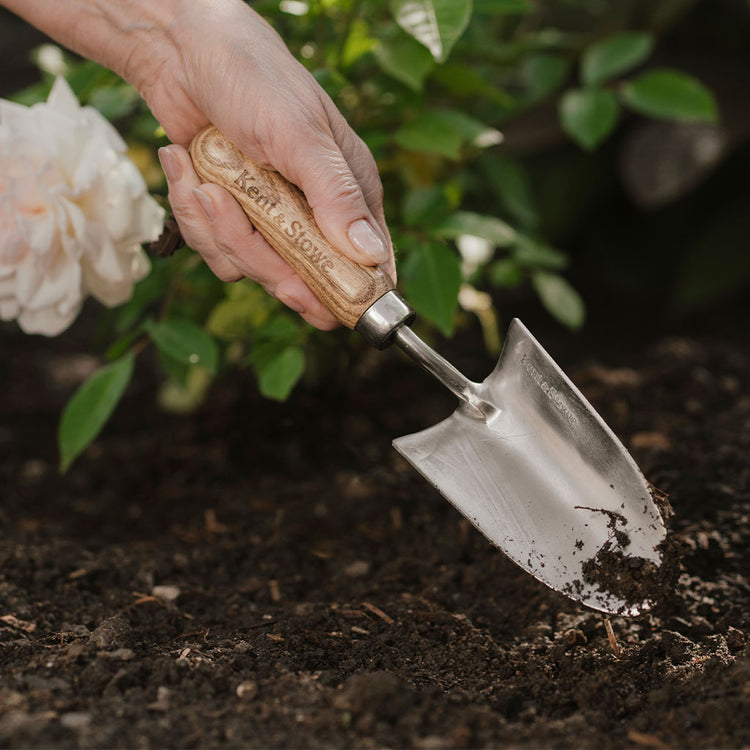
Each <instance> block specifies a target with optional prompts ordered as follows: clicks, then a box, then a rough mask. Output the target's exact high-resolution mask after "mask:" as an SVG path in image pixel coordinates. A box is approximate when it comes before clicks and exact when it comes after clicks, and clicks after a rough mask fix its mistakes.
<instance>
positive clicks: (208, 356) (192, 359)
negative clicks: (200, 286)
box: [145, 318, 219, 372]
mask: <svg viewBox="0 0 750 750" xmlns="http://www.w3.org/2000/svg"><path fill="white" fill-rule="evenodd" d="M145 328H146V331H148V334H149V336H151V339H152V341H153V342H154V344H156V346H157V348H158V349H159V350H160V351H162V352H164V354H166V355H167V356H168V357H171V358H172V359H175V360H177V362H180V363H182V364H184V365H200V366H201V367H202V368H203V369H204V370H207V371H208V372H216V368H217V366H218V361H219V347H218V346H217V344H216V341H214V339H213V338H212V336H211V335H210V334H208V333H206V331H204V330H203V329H202V328H200V327H198V326H197V325H196V324H195V323H192V322H190V321H189V320H183V319H175V318H173V319H169V320H165V321H164V322H163V323H155V322H154V321H148V322H147V323H146V325H145Z"/></svg>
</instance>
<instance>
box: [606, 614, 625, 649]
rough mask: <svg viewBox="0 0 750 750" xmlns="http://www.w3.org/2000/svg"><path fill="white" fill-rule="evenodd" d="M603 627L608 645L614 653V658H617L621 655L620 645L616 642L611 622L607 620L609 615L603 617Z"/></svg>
mask: <svg viewBox="0 0 750 750" xmlns="http://www.w3.org/2000/svg"><path fill="white" fill-rule="evenodd" d="M604 629H605V630H606V631H607V640H608V641H609V645H610V647H611V648H612V652H613V653H614V655H615V658H616V659H619V658H620V657H621V656H622V651H621V650H620V646H619V645H618V643H617V638H616V637H615V631H614V630H613V629H612V623H611V622H610V621H609V617H605V618H604Z"/></svg>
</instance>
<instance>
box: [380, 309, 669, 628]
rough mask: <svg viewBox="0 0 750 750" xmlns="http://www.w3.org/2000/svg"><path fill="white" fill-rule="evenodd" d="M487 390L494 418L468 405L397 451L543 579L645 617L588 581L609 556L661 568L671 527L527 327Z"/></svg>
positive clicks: (517, 333) (610, 608) (518, 331)
mask: <svg viewBox="0 0 750 750" xmlns="http://www.w3.org/2000/svg"><path fill="white" fill-rule="evenodd" d="M478 389H479V395H480V396H481V398H483V399H484V400H486V401H487V402H488V403H490V404H491V405H493V406H494V407H496V408H497V410H498V411H497V413H494V414H493V415H492V416H491V417H490V418H489V419H487V420H483V419H481V418H478V417H477V416H476V415H475V414H474V413H472V411H471V410H469V409H467V408H466V407H465V406H463V405H462V406H460V407H459V408H458V409H457V410H456V411H455V412H454V413H453V414H452V415H451V416H450V417H448V418H447V419H445V420H444V421H442V422H440V423H439V424H437V425H435V426H434V427H430V428H429V429H426V430H423V431H422V432H419V433H416V434H413V435H407V436H405V437H402V438H398V439H397V440H395V441H394V443H393V444H394V446H395V448H396V449H397V450H398V451H399V452H400V453H401V454H402V455H403V456H404V457H405V458H406V459H407V460H408V461H409V462H410V463H411V464H413V466H414V467H415V468H416V469H417V470H418V471H419V472H420V473H421V474H423V475H424V477H425V478H426V479H427V480H428V481H429V482H431V483H432V484H433V485H434V486H435V487H436V488H437V489H438V490H439V491H440V492H441V493H442V494H443V495H445V497H446V498H447V499H448V500H449V501H450V502H451V503H453V505H455V506H456V508H457V509H458V510H459V511H460V512H461V513H462V514H463V515H464V516H466V517H467V518H468V519H469V520H470V521H471V522H472V523H473V524H474V526H476V528H477V529H479V531H481V532H482V533H483V534H484V535H485V536H487V537H488V538H489V539H490V541H492V542H493V543H494V544H495V545H497V546H498V547H499V548H500V549H501V550H502V551H503V552H504V553H505V554H506V555H507V556H508V557H509V558H510V559H511V560H513V561H514V562H516V563H517V564H518V565H520V566H521V567H522V568H524V569H525V570H526V571H528V572H529V573H531V575H533V576H534V577H535V578H537V579H539V580H540V581H542V582H543V583H545V584H547V585H548V586H550V587H552V588H553V589H556V590H558V591H561V592H562V593H564V594H566V595H567V596H569V597H571V598H573V599H575V600H577V601H580V602H581V603H583V604H585V605H587V606H589V607H592V608H594V609H597V610H600V611H603V612H609V613H623V614H637V613H638V612H641V611H643V610H645V609H648V607H649V606H650V604H651V602H650V601H648V600H642V601H641V600H636V601H632V600H631V601H626V600H625V599H624V598H622V596H621V595H620V594H618V593H616V592H613V591H610V590H607V589H606V588H603V587H602V584H600V583H595V582H592V581H590V580H587V576H586V575H585V572H584V564H585V563H586V562H587V561H590V560H592V559H593V558H595V557H596V555H597V553H598V552H599V551H600V550H602V549H607V550H609V549H611V550H613V551H620V552H621V553H622V554H623V555H625V556H627V558H628V559H637V558H642V559H643V560H647V561H651V562H653V563H654V564H656V565H659V564H661V562H662V560H661V553H660V551H659V549H658V548H659V545H660V544H661V543H662V542H663V541H664V539H665V537H666V529H665V526H664V522H663V520H662V518H661V515H660V513H659V510H658V509H657V507H656V505H655V503H654V501H653V499H652V497H651V493H650V491H649V486H648V484H647V482H646V480H645V478H644V477H643V475H642V474H641V472H640V470H639V469H638V467H637V465H636V464H635V462H634V461H633V459H632V457H631V456H630V454H629V453H628V452H627V450H626V449H625V448H624V446H623V445H622V444H621V443H620V441H619V440H618V439H617V437H616V436H615V435H614V433H613V432H612V431H611V430H610V428H609V427H608V426H607V425H606V424H605V422H604V421H603V419H602V418H601V417H600V416H599V414H598V413H597V412H596V411H595V410H594V408H593V407H592V406H591V405H590V404H589V403H588V401H587V400H586V399H585V398H584V396H583V395H582V394H581V393H580V391H579V390H578V389H577V388H576V387H575V386H574V385H573V383H572V382H571V381H570V380H569V379H568V377H567V376H566V375H565V374H564V373H563V372H562V370H561V369H560V368H559V367H558V365H557V364H556V363H555V362H554V360H553V359H552V358H551V357H550V356H549V355H548V354H547V352H545V351H544V349H543V348H542V347H541V346H540V345H539V343H538V342H537V341H536V340H535V339H534V338H533V336H532V335H531V334H530V333H529V331H528V330H527V329H526V328H525V327H524V325H523V324H522V323H521V322H520V321H518V320H514V321H513V322H512V323H511V326H510V328H509V330H508V335H507V338H506V342H505V345H504V347H503V351H502V354H501V356H500V359H499V361H498V363H497V365H496V367H495V369H494V370H493V372H492V374H491V375H490V376H489V377H488V378H487V379H486V380H485V381H484V382H483V383H482V384H480V385H479V386H478Z"/></svg>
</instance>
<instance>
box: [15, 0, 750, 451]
mask: <svg viewBox="0 0 750 750" xmlns="http://www.w3.org/2000/svg"><path fill="white" fill-rule="evenodd" d="M251 4H252V6H253V7H254V8H255V9H256V10H257V11H258V12H259V13H261V14H262V15H263V16H264V17H265V18H266V19H268V20H269V21H270V22H271V23H272V24H273V25H274V26H275V28H276V29H277V30H278V31H279V33H280V34H281V36H282V37H283V38H284V40H285V41H286V43H287V44H288V46H289V47H290V49H291V50H292V52H293V53H294V55H295V56H296V57H297V58H298V59H299V60H300V61H302V62H303V64H305V65H306V66H307V67H308V69H309V70H310V71H311V72H312V74H313V75H314V76H315V77H316V79H317V80H318V81H319V83H320V84H321V85H322V86H323V87H324V88H325V89H326V91H327V92H328V93H329V94H330V95H331V97H332V98H333V100H334V101H335V102H336V104H337V106H338V107H339V108H340V109H341V111H342V112H343V114H344V115H345V117H346V118H347V119H348V121H349V122H350V124H351V125H352V127H353V128H354V129H355V130H356V131H357V132H358V133H359V134H360V136H361V137H362V138H363V139H364V140H365V141H366V143H367V144H368V145H369V147H370V149H371V150H372V152H373V154H374V155H375V157H376V159H377V162H378V165H379V168H380V172H381V176H382V179H383V183H384V187H385V200H386V215H387V218H388V221H389V226H390V228H391V232H392V236H393V241H394V245H395V247H396V251H397V260H398V267H399V275H400V276H399V285H400V286H401V287H402V289H403V291H404V292H405V295H406V297H407V299H408V300H409V301H410V303H411V304H412V305H413V306H414V307H415V308H416V309H417V311H418V312H419V313H420V319H419V320H420V323H419V326H420V327H421V332H422V333H423V334H424V335H427V336H428V337H435V336H451V335H452V334H453V333H454V332H455V331H456V330H457V328H461V327H464V326H467V325H476V326H478V327H479V329H480V330H481V332H482V336H483V339H484V342H485V345H486V347H487V349H488V351H489V352H490V353H492V354H497V353H498V351H499V347H500V345H501V338H502V330H503V329H504V326H505V323H506V322H507V317H508V316H510V315H513V314H516V311H517V310H528V309H534V308H537V309H538V310H544V311H546V312H545V313H544V314H547V315H549V317H550V320H551V321H552V320H554V321H556V323H559V324H560V326H562V327H565V328H568V329H573V330H578V329H580V328H581V327H583V326H584V325H586V326H587V327H588V328H589V329H590V330H599V331H610V332H613V333H614V332H617V331H619V332H622V331H623V330H629V331H631V332H637V330H638V328H639V327H640V326H643V325H651V326H653V325H659V324H667V325H669V324H674V323H675V322H676V321H684V320H690V319H692V318H694V316H697V315H703V314H706V313H707V312H709V311H710V310H711V309H712V308H714V307H715V306H716V305H719V304H722V303H725V302H726V301H727V300H732V299H736V298H737V297H738V296H739V295H742V294H743V293H746V292H747V289H748V285H749V283H750V252H748V249H747V238H748V237H749V236H750V210H748V209H749V207H750V195H748V193H750V187H748V184H747V183H748V181H747V179H746V177H745V175H746V174H747V172H748V166H750V151H749V150H748V146H747V140H748V135H750V105H748V102H750V96H749V94H750V62H749V61H750V57H748V54H747V53H748V51H750V50H749V47H750V44H749V43H750V8H749V7H748V4H747V2H745V0H702V1H701V0H657V1H656V2H654V1H653V0H617V2H614V0H474V1H473V3H472V2H471V0H370V1H368V2H363V1H361V0H282V1H281V2H278V0H274V1H273V2H272V1H271V0H259V1H258V2H253V3H251ZM6 18H7V16H5V17H4V18H3V20H5V19H6ZM33 59H34V60H35V61H36V64H37V67H38V69H39V71H40V73H39V74H38V80H37V82H35V83H33V84H32V85H30V86H27V87H25V88H23V89H22V90H20V91H18V90H17V91H15V92H13V93H12V97H11V98H15V99H16V100H17V101H21V102H25V103H29V104H30V103H33V102H35V101H39V100H42V99H44V98H45V97H46V94H47V91H48V90H49V87H50V85H51V83H52V80H53V78H54V75H55V74H56V73H63V74H64V75H65V76H66V78H67V79H68V81H69V82H70V83H71V85H72V87H73V89H74V91H75V92H76V93H77V94H78V96H79V97H80V98H81V100H82V101H84V102H86V103H88V104H90V105H92V106H94V107H96V108H97V109H99V110H100V111H101V112H102V113H103V114H104V115H105V116H107V117H108V118H109V119H110V120H111V121H112V122H114V123H115V125H116V126H117V127H118V128H119V129H120V131H121V132H122V133H123V135H124V136H125V138H126V140H127V141H128V143H129V145H130V149H131V156H132V157H133V159H134V160H135V162H136V163H137V164H138V166H139V167H140V168H141V170H142V172H143V174H144V176H145V178H146V180H147V182H148V184H149V187H150V188H151V190H152V191H153V192H154V193H155V194H160V195H162V196H163V194H164V182H163V178H162V175H161V171H160V169H159V167H158V162H157V160H156V149H157V147H158V146H160V145H163V144H164V143H166V140H165V138H164V136H163V133H162V132H161V131H160V129H159V127H158V123H157V122H156V121H155V120H154V118H153V116H152V115H151V113H150V112H149V111H148V109H147V108H146V107H145V105H144V104H143V102H142V101H141V100H140V98H139V97H138V96H137V94H136V92H135V91H134V90H133V89H132V88H131V87H130V86H129V85H127V84H126V83H124V82H123V81H121V80H120V79H118V78H117V77H116V76H115V75H114V74H112V73H110V72H108V71H106V70H104V69H103V68H101V67H100V66H98V65H96V64H94V63H91V62H88V61H81V60H78V59H76V58H75V57H74V56H72V55H69V54H68V53H67V52H65V53H63V54H62V55H61V54H60V53H59V51H55V50H54V49H52V48H50V47H46V46H42V47H38V48H36V49H35V51H34V57H33ZM4 85H5V86H7V85H8V82H7V81H5V82H4ZM10 93H11V92H8V91H3V95H6V96H7V95H9V94H10ZM561 330H562V329H561ZM101 333H102V340H103V341H106V342H107V343H108V347H109V351H108V358H109V359H110V360H111V361H112V362H113V363H117V362H121V363H123V364H122V367H123V368H125V369H127V368H130V370H132V367H130V360H131V358H132V355H133V353H135V354H137V353H139V352H140V351H141V350H142V349H144V348H145V347H146V345H148V344H153V345H154V346H155V349H156V351H157V352H158V356H159V359H160V362H161V365H162V367H163V371H164V375H165V385H164V387H163V389H162V391H161V396H160V398H161V401H162V404H163V405H165V406H167V407H168V408H172V409H176V410H189V409H191V408H193V407H194V406H196V405H197V404H199V403H200V401H201V399H202V397H203V395H204V394H205V392H206V389H207V388H208V387H209V385H210V382H211V380H212V378H213V377H214V376H215V374H216V373H218V372H220V371H221V370H222V369H224V368H226V367H227V366H240V367H249V368H251V369H252V371H253V372H254V373H255V376H256V380H257V383H258V387H259V389H260V391H261V392H262V393H263V394H264V395H266V396H268V397H270V398H276V399H284V398H286V397H287V396H288V395H289V393H290V391H291V390H292V388H293V387H294V385H295V384H296V383H297V382H298V381H299V380H300V379H301V378H304V377H306V376H307V377H308V378H311V379H315V378H319V377H321V375H322V374H324V373H330V372H331V368H333V369H334V370H336V369H337V368H338V370H339V371H345V370H344V369H343V368H342V365H344V366H348V364H350V362H351V357H352V356H356V351H357V346H358V344H357V343H356V341H355V339H356V337H352V336H345V335H340V334H334V335H331V334H320V333H318V332H316V331H313V330H312V329H310V328H309V327H308V326H306V325H305V324H304V323H302V322H301V321H300V320H299V319H298V318H297V317H296V316H295V315H293V314H291V313H289V312H288V311H286V310H285V309H284V308H282V307H281V306H280V305H279V304H278V303H277V302H275V301H274V300H272V299H269V298H268V297H267V296H266V295H265V294H263V293H262V290H260V288H259V287H256V286H255V285H254V284H252V283H250V282H240V283H237V284H222V283H221V282H219V281H217V280H216V279H215V278H213V276H212V274H211V273H210V272H209V271H208V270H207V268H206V267H205V266H204V264H203V263H202V262H200V260H199V258H198V257H197V256H196V255H195V254H194V253H192V252H191V251H189V250H181V251H178V253H177V254H176V255H175V256H173V257H172V258H170V259H167V260H163V259H158V258H157V259H154V267H153V271H152V273H151V275H150V276H149V277H148V278H146V279H145V280H144V281H143V282H141V284H140V285H139V286H138V288H137V291H136V294H135V296H134V298H133V299H132V300H131V301H130V302H129V303H128V304H126V305H125V306H123V307H122V308H120V309H119V310H116V311H113V312H108V313H102V322H101ZM115 370H116V368H115ZM130 370H128V372H129V371H130ZM123 371H124V370H123ZM120 375H122V373H121V374H120ZM128 377H129V376H128ZM110 379H113V378H112V377H111V378H110ZM114 379H115V380H117V378H114ZM126 380H127V378H125V381H126ZM122 381H123V378H122V377H121V376H120V378H119V380H117V382H118V383H120V385H119V386H118V387H119V388H122V387H124V386H122ZM105 386H106V384H105ZM85 388H86V387H85V386H84V393H83V395H81V394H80V393H79V394H78V396H77V397H78V398H79V399H81V398H83V399H84V400H83V402H81V403H83V404H84V406H85V405H86V401H85V398H86V393H85ZM98 389H99V390H98V391H97V393H98V394H99V397H100V398H101V392H102V391H104V392H105V393H107V388H106V387H103V386H102V384H101V383H100V384H99V386H98ZM110 390H111V389H110ZM89 398H91V397H90V396H89ZM117 398H119V396H118V393H117V389H114V390H111V393H110V401H111V402H112V404H111V406H112V408H114V404H116V401H117ZM104 412H105V415H106V409H105V410H104ZM105 420H106V416H105ZM84 421H85V420H84ZM100 426H101V425H98V426H97V425H88V427H87V430H85V431H84V434H83V435H78V436H75V440H73V442H70V441H69V443H70V445H74V448H75V449H71V450H69V454H71V455H72V457H73V458H74V457H75V455H76V453H77V451H78V450H79V449H80V446H85V444H87V442H88V440H90V439H91V436H92V435H93V434H95V432H96V430H98V429H99V427H100ZM94 428H95V429H94ZM63 442H64V441H63ZM70 460H72V458H71V459H70Z"/></svg>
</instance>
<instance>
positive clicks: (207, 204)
mask: <svg viewBox="0 0 750 750" xmlns="http://www.w3.org/2000/svg"><path fill="white" fill-rule="evenodd" d="M193 195H194V196H195V199H196V200H197V201H198V205H199V206H200V207H201V208H202V209H203V213H204V214H206V218H207V219H208V220H209V221H213V220H214V219H215V218H216V206H214V201H213V198H211V196H210V195H209V194H208V193H204V192H203V191H202V190H201V189H200V188H193Z"/></svg>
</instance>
